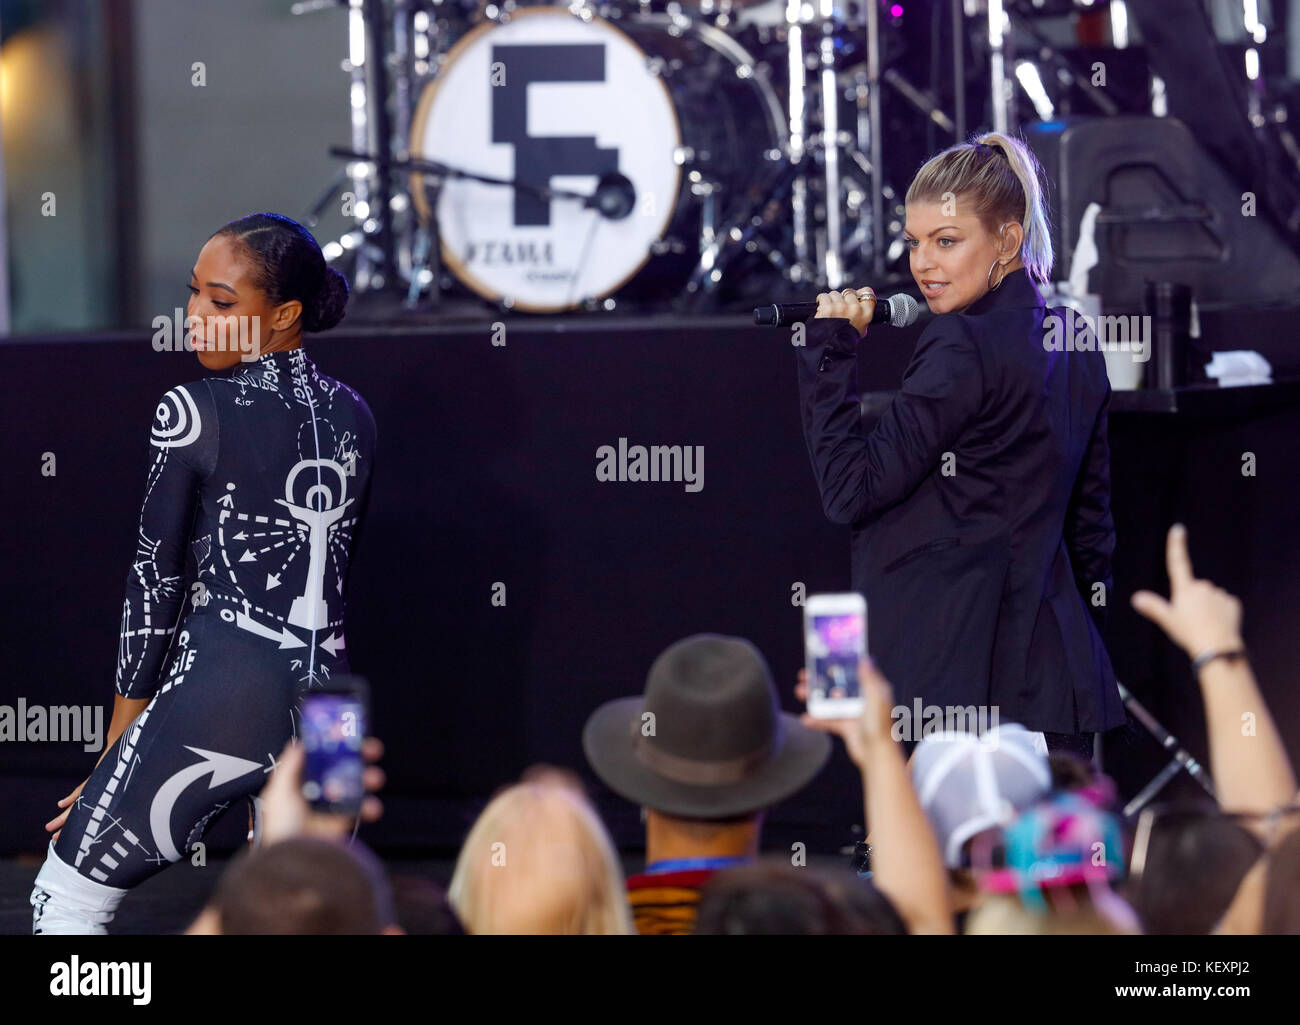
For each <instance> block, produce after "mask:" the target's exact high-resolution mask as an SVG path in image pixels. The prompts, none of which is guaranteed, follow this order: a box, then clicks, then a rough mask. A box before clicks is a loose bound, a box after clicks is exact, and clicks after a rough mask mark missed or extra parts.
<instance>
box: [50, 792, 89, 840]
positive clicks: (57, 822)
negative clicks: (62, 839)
mask: <svg viewBox="0 0 1300 1025" xmlns="http://www.w3.org/2000/svg"><path fill="white" fill-rule="evenodd" d="M89 782H90V777H89V776H87V777H86V778H85V779H83V780H82V781H81V785H80V786H78V787H77V788H76V789H75V790H74V791H72V793H70V794H69V795H68V796H67V797H65V798H64V799H63V800H62V801H60V802H59V807H60V808H62V809H63V814H62V815H59V816H57V817H55V818H52V819H50V821H49V822H47V823H45V830H46V832H49V831H50V830H51V829H52V830H54V835H53V836H52V837H50V842H51V843H54V842H55V841H57V840H58V839H59V834H60V833H62V832H63V824H64V823H65V822H67V821H68V812H70V811H72V808H73V805H74V804H76V801H77V798H78V797H80V796H81V791H82V790H84V789H85V786H86V784H87V783H89Z"/></svg>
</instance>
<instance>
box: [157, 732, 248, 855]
mask: <svg viewBox="0 0 1300 1025" xmlns="http://www.w3.org/2000/svg"><path fill="white" fill-rule="evenodd" d="M185 750H187V751H193V752H194V753H195V754H196V755H198V756H199V757H201V758H202V759H203V761H201V762H195V763H194V764H193V765H190V766H187V767H186V768H184V769H181V771H180V772H178V773H176V774H174V775H173V776H172V777H171V778H170V779H169V780H167V782H166V783H164V784H163V785H162V786H160V787H159V788H158V793H156V794H155V795H154V799H153V804H152V805H150V807H149V828H150V829H151V830H152V831H153V842H154V844H155V845H156V846H157V848H158V853H159V854H161V855H162V856H163V857H164V858H166V859H167V860H168V861H180V860H181V852H180V851H178V850H177V849H176V845H175V844H174V843H172V808H173V807H174V806H175V804H176V800H177V798H179V797H180V796H181V794H182V793H184V792H185V789H186V787H188V786H189V785H190V784H191V783H193V782H195V781H196V780H200V779H202V778H203V777H204V776H206V775H208V774H209V773H211V775H212V779H211V781H210V782H209V783H208V789H209V790H214V789H216V788H217V787H219V786H221V784H223V783H229V782H230V781H231V780H232V779H238V778H239V777H240V776H246V775H247V774H248V773H250V772H253V771H254V770H256V769H261V767H262V764H261V762H250V761H249V760H248V759H247V758H236V757H235V756H234V755H223V754H221V753H220V752H219V751H204V750H203V749H202V748H201V747H190V746H189V745H188V744H187V745H185Z"/></svg>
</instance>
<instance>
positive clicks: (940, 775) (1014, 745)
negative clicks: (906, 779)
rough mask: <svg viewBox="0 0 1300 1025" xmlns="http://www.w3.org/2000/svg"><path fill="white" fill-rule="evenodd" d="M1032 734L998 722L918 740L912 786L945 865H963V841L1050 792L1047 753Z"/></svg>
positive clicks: (1005, 820) (1008, 818)
mask: <svg viewBox="0 0 1300 1025" xmlns="http://www.w3.org/2000/svg"><path fill="white" fill-rule="evenodd" d="M1034 736H1035V735H1034V734H1033V733H1031V732H1030V731H1029V730H1026V729H1025V728H1024V727H1023V726H1021V725H1020V724H1018V723H1002V724H1000V725H998V726H996V727H994V728H993V729H990V730H986V731H985V732H984V733H982V734H978V735H977V734H974V733H967V732H962V731H958V730H942V731H939V732H936V733H931V734H929V735H928V736H926V737H924V738H923V739H922V740H921V742H920V743H919V744H917V746H916V751H915V752H914V753H913V755H912V785H913V786H914V787H915V789H916V794H917V797H918V798H919V800H920V802H921V807H922V808H923V809H924V811H925V814H926V817H927V818H928V819H929V820H930V825H931V826H932V827H933V829H934V832H935V836H936V838H937V839H938V841H939V849H940V850H941V851H942V852H943V858H944V863H945V864H946V865H947V866H948V867H949V868H960V867H961V866H962V863H963V861H962V845H963V844H964V843H965V842H966V841H967V840H969V839H970V838H971V837H973V836H975V835H977V834H979V833H982V832H984V831H985V830H986V829H993V828H995V827H998V826H1005V825H1006V824H1008V823H1009V822H1011V821H1013V820H1014V819H1015V818H1016V816H1017V815H1018V814H1019V813H1020V812H1022V811H1023V810H1025V809H1026V808H1029V807H1030V806H1032V805H1033V804H1034V803H1035V802H1037V801H1039V800H1040V799H1041V798H1043V797H1044V796H1045V795H1046V794H1047V793H1048V792H1049V791H1050V790H1051V786H1052V773H1051V769H1050V768H1049V766H1048V762H1047V755H1046V754H1044V753H1043V752H1042V751H1041V750H1039V745H1036V744H1035V743H1034Z"/></svg>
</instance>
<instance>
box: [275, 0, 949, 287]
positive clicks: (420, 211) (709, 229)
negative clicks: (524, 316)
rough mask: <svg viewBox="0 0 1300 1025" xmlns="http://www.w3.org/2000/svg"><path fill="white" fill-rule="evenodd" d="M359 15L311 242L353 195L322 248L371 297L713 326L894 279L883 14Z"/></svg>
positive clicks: (758, 9) (589, 1)
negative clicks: (702, 315) (342, 111)
mask: <svg viewBox="0 0 1300 1025" xmlns="http://www.w3.org/2000/svg"><path fill="white" fill-rule="evenodd" d="M323 6H329V5H328V4H326V3H324V2H323V0H308V2H307V3H304V4H301V5H299V6H298V7H296V8H295V12H297V13H304V12H306V11H307V10H310V9H313V8H320V7H323ZM956 9H960V4H958V5H956ZM348 17H349V19H350V20H349V40H350V46H349V57H348V60H347V61H346V62H345V63H344V68H345V69H346V70H348V71H349V73H350V74H351V76H352V90H351V104H352V140H351V146H350V147H348V148H346V149H335V150H332V151H331V152H332V153H333V154H334V155H335V156H337V157H339V158H341V159H342V160H344V161H345V162H346V164H345V167H344V168H343V170H341V171H340V173H339V177H338V179H336V181H335V182H334V183H332V184H331V188H330V189H329V190H327V191H326V193H325V194H324V195H322V196H321V197H320V199H319V200H318V202H317V203H316V204H315V206H314V208H313V211H312V218H310V219H309V223H312V222H313V221H314V218H315V215H317V214H319V213H320V211H322V210H323V209H324V208H325V207H326V206H327V205H328V204H329V203H330V201H331V200H332V199H333V198H334V197H335V196H336V195H337V193H338V191H339V189H340V187H342V188H343V189H344V192H343V196H344V199H345V204H344V213H345V215H346V216H348V217H349V218H350V219H351V221H352V222H353V225H352V227H351V230H349V231H348V232H347V233H346V234H344V235H343V236H341V237H340V238H338V239H336V240H333V241H330V242H328V243H327V244H326V245H325V246H324V247H323V248H324V251H325V254H326V258H327V259H329V260H330V261H331V262H339V261H349V266H348V269H349V271H350V277H351V280H352V282H353V288H354V289H355V290H359V291H362V292H364V291H373V290H382V291H387V292H392V293H401V294H402V296H403V302H404V305H405V306H406V307H407V308H409V309H412V310H418V309H436V308H437V307H438V306H439V304H440V302H441V300H442V299H443V298H444V297H445V296H447V295H449V294H454V293H457V292H459V293H461V294H464V295H472V296H478V297H481V299H482V300H486V301H487V302H488V303H490V304H495V306H496V307H497V308H498V309H501V310H519V311H528V312H536V313H558V312H563V311H569V310H575V309H585V310H590V311H595V310H614V309H619V310H620V311H626V310H648V309H654V310H664V309H670V310H674V311H693V312H705V311H716V310H720V309H727V308H740V307H741V306H743V305H744V304H745V303H746V302H748V301H750V300H752V299H753V298H755V297H756V296H759V295H773V294H775V295H779V296H784V295H785V294H793V293H802V294H807V293H810V292H815V291H817V290H819V289H825V288H840V287H844V286H845V285H847V284H848V283H849V282H850V280H853V279H855V278H856V277H865V276H868V275H870V276H873V277H874V278H875V279H877V280H878V279H879V278H880V277H881V275H882V273H883V271H884V269H885V262H886V251H887V248H889V246H890V242H891V240H892V239H894V238H896V237H897V236H898V234H899V231H900V228H901V225H900V224H899V223H898V222H900V221H901V217H900V216H899V211H900V208H899V206H898V204H899V203H900V202H901V197H899V196H898V195H897V194H896V193H895V192H894V191H893V190H892V189H891V187H890V184H889V183H888V182H887V181H886V180H885V177H884V175H883V173H882V167H881V139H880V95H879V85H880V82H881V81H882V76H881V73H880V71H881V69H880V40H881V33H882V31H888V26H887V25H885V26H882V25H881V24H880V22H881V21H882V20H883V21H888V20H889V14H888V13H887V12H882V10H881V5H880V4H879V3H876V2H875V0H693V2H690V3H688V2H666V0H599V2H593V0H574V2H571V3H568V4H567V5H559V4H553V3H526V2H520V0H491V2H489V0H431V2H426V0H351V2H350V3H349V4H348ZM890 74H891V76H892V78H891V80H892V81H894V83H895V86H896V87H897V88H899V89H900V90H901V91H904V92H905V91H906V89H908V88H910V86H909V85H908V83H906V82H905V81H904V80H901V77H900V76H898V75H897V74H896V73H894V72H892V71H891V72H890ZM913 92H914V93H915V94H916V96H917V97H918V98H920V102H922V103H924V101H925V97H924V95H923V94H922V92H921V91H920V90H913ZM914 102H916V100H914ZM947 127H948V129H949V130H950V131H953V132H954V134H957V133H958V131H959V127H960V130H964V126H959V127H954V126H953V125H952V124H951V122H949V124H948V125H947ZM958 137H960V136H959V135H958ZM909 170H910V169H909ZM890 221H892V222H894V223H892V224H891V223H889V222H890ZM893 248H895V249H898V248H901V243H899V244H896V245H895V246H894V247H893Z"/></svg>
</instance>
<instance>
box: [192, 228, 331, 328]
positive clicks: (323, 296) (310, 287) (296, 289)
mask: <svg viewBox="0 0 1300 1025" xmlns="http://www.w3.org/2000/svg"><path fill="white" fill-rule="evenodd" d="M218 235H221V236H225V237H227V238H230V239H233V240H234V241H235V242H237V243H238V244H239V246H240V247H241V248H242V249H243V250H244V252H245V253H246V254H247V255H248V257H249V258H250V259H251V260H252V262H253V266H254V267H255V268H256V270H255V271H254V282H255V284H256V285H257V287H258V288H260V289H261V290H262V291H263V292H264V293H265V294H266V296H267V298H268V299H269V300H270V302H271V303H272V304H273V305H277V306H278V305H279V304H280V303H287V302H289V301H290V300H291V299H296V300H298V301H299V302H300V303H302V329H303V331H313V332H314V331H328V330H329V329H330V328H332V327H333V326H334V325H335V324H337V323H338V322H339V321H340V320H342V319H343V313H344V310H345V308H346V306H347V304H348V281H347V278H345V277H344V276H343V275H342V274H340V273H339V272H338V271H336V270H334V269H333V268H332V267H327V266H325V257H324V256H323V255H322V254H321V251H320V245H319V244H318V243H317V242H316V239H315V238H314V237H313V236H312V233H311V232H310V231H308V230H307V229H306V228H304V227H303V226H302V225H301V224H299V223H298V222H297V221H295V220H294V219H293V218H291V217H285V216H284V215H283V214H272V213H259V214H248V215H247V216H246V217H241V218H239V219H238V220H236V221H231V222H230V223H229V224H227V225H225V226H224V227H222V228H219V229H218V230H217V231H215V232H213V234H212V237H213V238H216V237H217V236H218Z"/></svg>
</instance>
